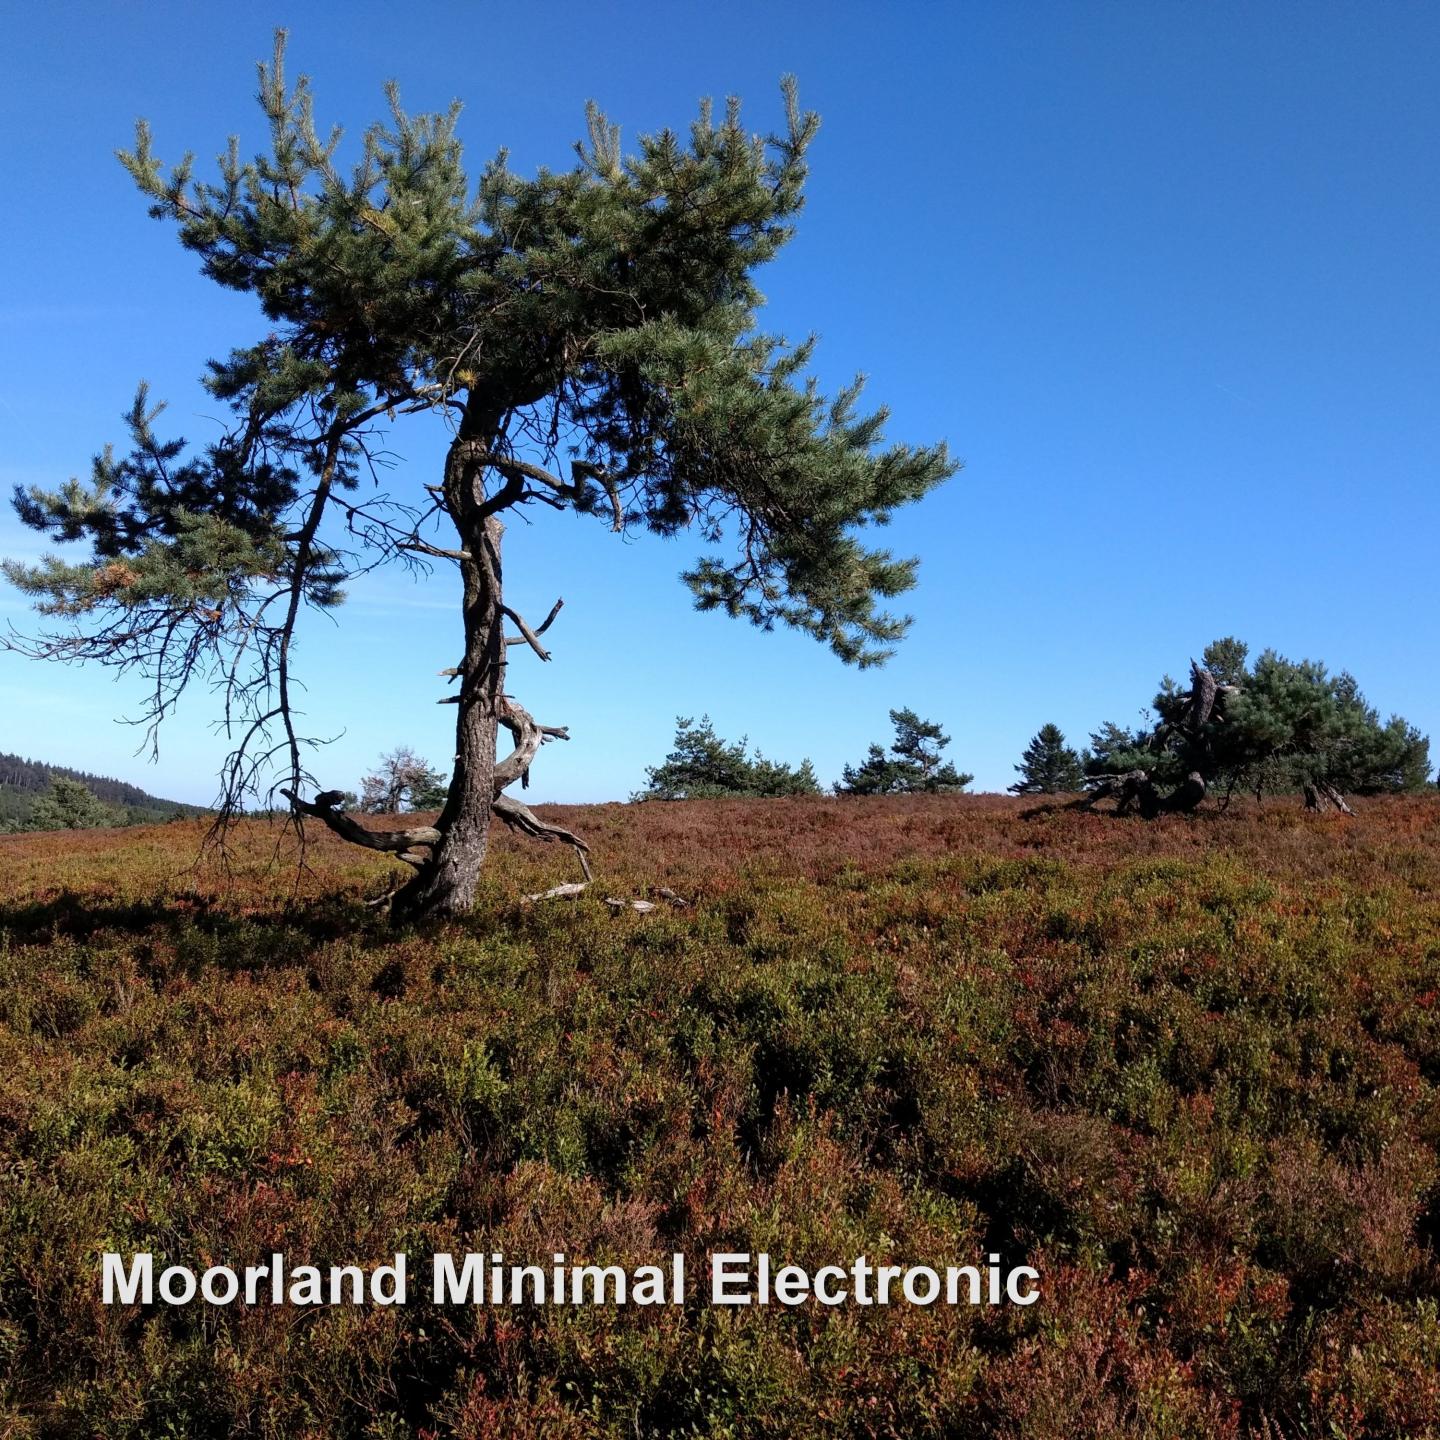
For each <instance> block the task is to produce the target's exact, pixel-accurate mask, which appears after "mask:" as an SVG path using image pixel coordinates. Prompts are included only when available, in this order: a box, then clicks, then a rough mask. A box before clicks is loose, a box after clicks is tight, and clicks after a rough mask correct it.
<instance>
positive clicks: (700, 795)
mask: <svg viewBox="0 0 1440 1440" xmlns="http://www.w3.org/2000/svg"><path fill="white" fill-rule="evenodd" d="M645 775H646V786H645V788H644V789H643V790H641V791H638V792H637V793H636V794H635V795H633V796H632V797H631V799H633V800H704V799H715V798H718V797H721V796H726V795H752V796H757V797H762V796H763V797H767V798H773V797H776V796H782V795H818V794H819V793H820V785H819V782H818V781H817V780H816V778H815V770H814V767H813V766H812V765H811V764H810V762H809V761H808V760H802V761H801V762H800V764H799V765H798V766H796V767H793V768H792V767H791V766H789V765H783V764H781V763H780V762H779V761H776V760H767V759H766V758H765V757H764V756H763V755H761V754H759V753H758V752H757V753H756V754H755V755H754V756H751V755H750V754H749V752H748V751H747V749H746V743H745V738H744V737H743V736H742V737H741V738H740V739H739V740H738V741H736V742H734V743H733V744H732V743H731V742H729V741H726V740H722V739H721V738H720V737H719V736H718V735H717V734H716V733H715V727H714V726H713V725H712V724H711V723H710V717H709V716H708V715H702V716H701V717H700V719H699V720H698V721H695V720H690V719H686V718H685V717H684V716H680V717H677V719H676V722H675V746H674V749H672V750H671V752H670V753H669V755H667V756H666V757H665V761H664V763H663V764H661V765H654V766H651V767H649V768H647V769H646V771H645Z"/></svg>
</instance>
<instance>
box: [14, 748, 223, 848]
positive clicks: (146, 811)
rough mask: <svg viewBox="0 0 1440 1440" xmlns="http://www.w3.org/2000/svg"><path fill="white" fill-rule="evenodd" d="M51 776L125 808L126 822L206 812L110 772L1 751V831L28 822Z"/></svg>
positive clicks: (148, 821) (146, 822)
mask: <svg viewBox="0 0 1440 1440" xmlns="http://www.w3.org/2000/svg"><path fill="white" fill-rule="evenodd" d="M52 775H63V776H64V777H65V778H66V779H67V780H79V781H80V782H81V783H82V784H83V785H85V786H86V787H87V788H88V789H89V790H90V792H91V793H92V794H93V795H94V796H95V797H96V798H97V799H99V800H103V801H104V802H105V803H106V804H107V805H113V806H116V807H117V808H119V809H120V810H122V811H123V812H124V814H125V823H126V824H127V825H156V824H161V823H163V822H164V821H166V820H173V819H174V818H175V817H176V815H185V816H190V815H203V814H205V813H206V811H205V807H204V806H203V805H185V804H182V803H181V802H180V801H179V800H164V799H162V798H161V797H160V796H158V795H151V794H150V793H149V792H148V791H145V790H142V789H141V788H140V787H139V786H138V785H129V784H127V783H126V782H125V781H124V780H115V779H112V778H111V777H110V776H108V775H91V774H89V773H88V772H86V771H84V770H70V769H67V768H66V767H65V766H64V765H46V764H44V763H43V762H42V761H39V760H27V759H25V758H24V757H22V756H20V755H5V754H0V831H3V830H4V829H5V828H6V827H7V825H8V824H9V823H10V822H12V821H13V822H18V823H19V824H20V825H21V826H23V825H24V824H25V823H26V821H27V820H28V819H29V816H30V808H31V806H32V805H34V803H35V801H36V800H37V799H39V797H40V796H41V795H43V794H45V792H46V791H47V790H49V788H50V777H51V776H52Z"/></svg>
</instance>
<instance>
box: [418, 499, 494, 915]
mask: <svg viewBox="0 0 1440 1440" xmlns="http://www.w3.org/2000/svg"><path fill="white" fill-rule="evenodd" d="M504 528H505V527H504V526H503V525H502V524H501V523H500V521H499V520H498V519H497V518H496V517H495V516H494V515H489V516H486V517H484V518H483V519H481V520H479V521H478V529H479V531H480V534H479V535H478V536H477V537H476V539H475V540H473V541H472V542H471V548H470V551H469V557H468V558H467V559H464V560H462V561H461V562H460V571H461V576H462V578H463V581H464V587H465V599H464V605H465V611H464V614H465V656H464V659H463V660H462V661H461V663H460V667H459V669H460V694H459V697H458V703H457V705H456V710H457V711H458V714H457V715H456V718H455V770H454V774H453V776H452V779H451V781H450V790H449V794H448V795H447V796H446V799H445V808H444V809H443V810H442V811H441V812H440V818H439V819H438V820H437V821H436V822H435V828H436V829H437V830H439V832H440V843H439V844H438V845H437V846H435V848H434V851H433V853H432V855H431V857H430V859H429V860H428V861H427V862H426V863H425V865H424V866H423V867H422V868H421V869H420V871H419V873H418V874H416V875H415V877H414V878H413V879H412V880H411V881H410V882H409V883H408V884H406V885H405V886H403V887H402V888H401V889H400V890H399V891H397V892H396V895H395V898H394V901H393V905H392V909H391V914H392V916H393V918H394V919H395V920H396V921H397V922H407V921H413V920H423V919H435V918H441V917H444V916H449V915H463V914H465V913H466V912H467V911H468V910H469V909H470V907H471V905H473V904H474V901H475V889H476V886H477V884H478V883H479V880H480V870H481V867H482V866H483V865H484V864H485V854H486V851H487V849H488V848H489V843H490V817H491V813H492V811H493V809H494V779H495V736H496V730H497V726H498V722H499V716H500V710H501V706H502V696H503V694H504V689H505V635H504V630H503V626H504V621H505V617H504V613H503V611H502V608H501V607H502V604H503V595H502V585H501V571H500V540H501V536H502V535H503V533H504ZM467 538H468V537H467Z"/></svg>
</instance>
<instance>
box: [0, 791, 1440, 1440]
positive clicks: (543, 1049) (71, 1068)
mask: <svg viewBox="0 0 1440 1440" xmlns="http://www.w3.org/2000/svg"><path fill="white" fill-rule="evenodd" d="M1022 808H1023V805H1022V803H1019V802H1016V803H1012V802H1010V801H1007V800H996V799H989V798H985V797H977V798H974V799H972V798H970V797H932V798H928V799H910V798H904V797H889V798H886V799H884V800H878V801H866V800H854V799H851V800H846V801H836V800H828V799H813V800H767V801H756V802H745V801H723V802H703V803H702V802H695V803H685V804H675V805H666V806H643V807H630V808H624V807H613V808H608V807H600V808H597V809H595V810H594V811H593V812H592V813H590V814H589V815H587V818H586V821H585V826H586V832H587V834H588V835H591V836H593V837H594V838H595V840H596V844H597V851H602V852H603V853H604V854H605V855H606V864H607V865H608V866H609V867H610V868H609V874H608V875H607V886H608V887H611V888H613V890H614V891H624V892H625V893H642V892H643V890H644V889H645V887H647V886H651V885H655V886H659V885H667V886H671V887H673V888H675V889H678V890H680V891H681V892H682V893H683V894H684V895H685V896H686V897H687V898H688V899H690V900H691V901H693V904H692V906H691V907H690V908H688V909H683V910H679V909H673V910H672V909H668V908H665V909H661V910H658V911H656V912H655V913H653V914H651V915H648V916H639V915H633V914H621V915H612V914H611V913H610V912H609V910H608V909H606V908H605V907H604V906H603V905H601V904H600V903H598V902H596V901H591V900H582V901H580V902H578V903H573V904H554V905H525V904H523V903H521V902H520V901H519V900H518V898H517V897H519V896H521V895H523V894H525V893H528V892H531V891H534V890H538V889H540V888H543V886H544V884H545V883H548V881H549V880H550V878H551V876H550V873H549V872H548V871H547V869H546V866H547V864H549V863H551V860H550V857H548V856H547V855H546V853H545V852H544V851H539V850H533V849H532V850H530V851H526V850H523V849H520V848H517V847H515V846H512V845H510V844H509V843H508V842H504V841H502V842H501V843H500V845H499V849H498V854H497V864H496V866H495V867H494V869H493V871H492V872H491V873H490V874H489V875H487V877H486V880H485V887H486V888H485V891H484V895H483V897H482V903H481V905H480V907H479V908H478V910H477V913H476V915H475V916H474V917H473V919H471V920H469V921H467V922H465V923H457V924H453V925H449V926H446V927H441V928H437V929H432V930H426V931H410V932H399V933H396V932H392V931H390V930H388V929H387V928H385V927H384V926H383V925H382V924H381V923H380V922H379V921H378V920H377V919H376V918H375V917H374V915H373V914H372V913H371V912H369V911H367V910H366V908H365V907H364V905H363V903H362V901H363V899H364V897H365V896H366V895H367V894H368V893H373V891H374V890H376V889H378V888H379V886H380V883H381V879H382V875H383V862H378V861H371V860H369V859H367V858H365V857H363V856H362V857H360V858H358V859H357V858H356V856H355V854H354V853H353V851H352V850H351V849H350V847H341V846H340V845H339V844H338V843H337V844H330V843H328V842H322V843H321V844H320V845H318V846H317V847H315V848H314V849H313V850H312V851H311V853H310V856H309V863H310V864H311V866H312V867H313V871H314V874H313V879H312V882H311V884H312V885H313V898H312V895H311V894H309V893H302V894H301V895H300V897H299V898H298V900H295V901H293V902H292V901H291V898H290V896H291V883H292V879H293V877H292V875H291V874H289V873H287V872H286V871H285V870H284V868H283V866H282V867H280V868H273V867H271V866H270V857H271V854H272V851H273V845H274V836H273V835H272V834H271V833H270V832H269V831H267V830H265V829H264V828H263V827H256V829H255V830H254V831H253V832H252V833H250V834H249V835H248V837H247V838H246V840H245V842H244V848H242V850H241V851H239V852H238V853H237V854H236V855H235V856H233V857H232V868H231V872H230V875H229V877H228V879H227V878H226V877H225V876H223V875H221V874H220V873H218V872H215V873H210V872H206V871H203V870H192V869H189V868H188V867H189V865H190V862H191V860H192V859H193V856H194V846H195V842H196V840H197V839H198V832H197V830H196V829H195V827H194V826H187V825H183V824H176V825H173V826H168V827H165V828H164V829H163V830H160V829H153V830H135V831H129V832H126V833H125V834H123V835H113V834H112V835H106V836H99V835H86V834H85V833H83V832H75V833H71V834H63V835H61V834H49V835H40V836H26V837H16V838H7V839H4V840H0V848H3V851H4V858H5V861H6V865H5V866H4V867H0V1167H3V1173H4V1177H5V1178H4V1184H3V1186H0V1416H3V1424H0V1433H4V1434H7V1435H11V1434H13V1435H16V1436H42V1435H86V1436H108V1437H122V1436H124V1437H137V1440H138V1437H151V1436H163V1435H174V1436H182V1435H183V1436H210V1435H214V1436H220V1435H226V1436H231V1435H253V1436H265V1437H286V1440H291V1437H317V1440H318V1437H322V1436H323V1437H369V1440H373V1437H411V1440H422V1437H424V1440H432V1437H439V1436H459V1437H482V1436H485V1437H491V1436H493V1437H502V1436H520V1437H527V1436H557V1437H581V1436H609V1437H621V1436H635V1435H640V1436H667V1435H718V1436H725V1435H729V1436H751V1435H770V1436H776V1437H782V1436H783V1437H790V1436H796V1437H807V1436H808V1437H817V1440H818V1437H830V1436H854V1437H878V1436H892V1437H912V1436H937V1437H938V1436H949V1435H966V1436H970V1435H974V1436H977V1437H982V1440H983V1437H1002V1436H1004V1437H1026V1440H1051V1437H1057V1440H1058V1437H1064V1440H1074V1437H1079V1436H1095V1437H1097V1440H1098V1437H1102V1436H1103V1437H1110V1436H1125V1437H1155V1440H1160V1437H1177V1436H1194V1437H1197V1440H1198V1437H1209V1436H1221V1437H1223V1436H1233V1437H1236V1440H1247V1437H1254V1440H1261V1437H1265V1440H1273V1437H1275V1436H1284V1437H1287V1440H1288V1437H1291V1436H1297V1437H1298V1436H1346V1437H1357V1440H1358V1437H1362V1436H1364V1437H1394V1440H1399V1437H1402V1436H1406V1437H1409V1436H1425V1435H1434V1434H1436V1433H1440V1387H1437V1383H1436V1380H1435V1376H1436V1374H1437V1366H1440V1316H1437V1311H1436V1306H1435V1295H1436V1293H1437V1291H1440V1268H1437V1259H1436V1246H1437V1241H1440V1161H1437V1148H1440V1020H1437V1006H1440V1000H1437V997H1440V946H1437V944H1436V940H1435V936H1436V935H1437V934H1440V845H1437V843H1436V841H1437V836H1440V825H1437V821H1440V811H1437V810H1436V808H1435V802H1434V801H1433V800H1432V801H1426V800H1411V799H1395V800H1383V801H1381V800H1376V801H1372V802H1368V803H1366V804H1365V805H1364V807H1363V809H1362V813H1361V815H1360V817H1359V820H1358V823H1357V824H1355V825H1353V826H1352V825H1349V824H1344V825H1336V824H1333V823H1327V822H1325V821H1322V820H1317V819H1312V818H1308V817H1305V816H1303V815H1301V814H1300V813H1299V812H1298V810H1297V809H1296V808H1293V807H1291V806H1289V805H1286V804H1282V803H1280V802H1267V803H1266V804H1265V805H1263V806H1259V807H1256V806H1254V805H1250V804H1246V805H1245V806H1243V807H1241V806H1238V805H1237V806H1235V807H1232V809H1231V811H1230V812H1228V813H1227V814H1225V815H1223V816H1222V815H1207V816H1200V817H1195V818H1194V819H1191V820H1180V819H1171V818H1167V819H1162V820H1159V821H1156V822H1154V823H1153V824H1149V825H1131V824H1127V823H1126V822H1125V821H1123V820H1122V821H1106V820H1104V819H1103V818H1102V817H1097V816H1093V815H1083V814H1068V815H1060V816H1056V815H1048V816H1042V817H1038V818H1036V819H1034V820H1024V819H1022V818H1021V816H1020V811H1021V809H1022ZM557 815H558V817H559V818H561V820H562V823H563V821H564V812H563V811H558V812H557ZM469 1249H475V1250H486V1251H489V1250H500V1251H503V1252H505V1253H506V1255H507V1256H509V1257H512V1258H516V1259H529V1258H534V1257H540V1258H541V1259H544V1258H546V1257H548V1256H549V1255H550V1254H551V1253H553V1252H555V1251H557V1250H559V1251H564V1252H566V1253H567V1255H569V1256H570V1257H572V1258H573V1259H575V1260H583V1261H585V1262H594V1263H610V1262H612V1261H613V1262H615V1263H630V1264H634V1263H640V1262H642V1261H645V1260H648V1259H651V1258H653V1257H658V1256H666V1255H668V1254H669V1253H670V1252H672V1251H677V1250H678V1251H681V1252H683V1253H684V1254H685V1255H686V1256H687V1258H688V1264H689V1269H690V1274H691V1287H690V1288H691V1291H692V1298H691V1301H690V1303H688V1304H687V1305H685V1306H683V1307H668V1306H667V1307H656V1308H653V1309H642V1308H636V1307H616V1306H602V1307H592V1306H554V1307H551V1306H546V1307H531V1306H521V1307H516V1308H514V1309H512V1308H510V1307H508V1306H505V1307H493V1308H492V1307H485V1306H481V1307H474V1308H469V1307H463V1308H462V1307H446V1308H439V1307H436V1306H434V1305H433V1304H432V1303H431V1301H430V1300H429V1297H428V1286H427V1285H426V1283H425V1280H424V1275H425V1267H424V1266H423V1265H422V1264H419V1263H418V1262H419V1260H420V1259H423V1257H426V1256H428V1255H429V1253H430V1252H432V1251H435V1250H456V1251H464V1250H469ZM104 1250H118V1251H121V1252H130V1251H138V1250H153V1251H154V1252H155V1253H156V1255H157V1258H158V1257H164V1263H171V1262H172V1261H173V1262H179V1263H186V1264H197V1265H198V1264H205V1263H216V1262H221V1261H226V1262H232V1263H236V1264H244V1263H250V1262H253V1261H254V1260H256V1259H259V1258H262V1257H265V1256H268V1254H269V1253H270V1252H271V1251H273V1250H282V1251H284V1252H285V1254H286V1256H287V1258H288V1259H289V1261H290V1262H291V1263H292V1264H302V1263H315V1264H320V1265H329V1264H332V1263H334V1264H341V1263H355V1264H375V1263H381V1262H385V1261H388V1260H389V1259H390V1258H391V1256H392V1255H393V1254H394V1252H395V1251H397V1250H402V1251H407V1252H408V1253H410V1254H411V1255H412V1257H416V1263H415V1264H414V1267H413V1270H412V1296H411V1303H410V1304H409V1305H407V1306H405V1307H392V1308H388V1309H387V1308H380V1307H369V1306H367V1307H356V1308H351V1307H337V1308H334V1309H328V1308H327V1309H316V1310H309V1311H300V1310H296V1309H293V1308H290V1307H277V1308H272V1307H268V1306H262V1307H256V1308H254V1309H245V1308H244V1307H239V1306H232V1307H229V1308H226V1309H223V1310H222V1309H215V1308H209V1307H204V1306H200V1305H196V1306H190V1307H183V1308H171V1307H167V1306H160V1305H157V1306H152V1307H148V1308H147V1307H139V1306H131V1307H124V1306H104V1305H102V1304H101V1303H100V1287H99V1273H98V1256H99V1254H100V1252H101V1251H104ZM722 1250H742V1251H746V1250H748V1251H752V1252H753V1251H762V1250H765V1251H769V1252H770V1253H771V1254H773V1255H776V1256H781V1257H783V1258H784V1259H785V1260H788V1261H793V1262H794V1263H797V1264H800V1265H805V1266H808V1267H811V1268H814V1267H818V1266H819V1265H822V1264H827V1263H832V1262H837V1261H838V1262H840V1263H846V1264H848V1263H849V1261H850V1260H851V1259H853V1258H854V1257H855V1256H856V1255H860V1254H865V1255H867V1256H869V1257H871V1259H873V1260H875V1261H877V1262H883V1263H904V1262H905V1261H914V1262H921V1263H932V1264H940V1265H943V1264H945V1263H952V1264H968V1263H972V1262H974V1261H975V1260H976V1258H977V1257H982V1256H983V1255H985V1254H987V1253H990V1252H998V1253H1001V1254H1003V1255H1004V1256H1005V1257H1006V1259H1007V1261H1008V1262H1009V1263H1015V1264H1020V1263H1028V1264H1031V1265H1033V1266H1035V1268H1037V1269H1038V1270H1039V1271H1040V1274H1041V1282H1040V1283H1041V1300H1040V1301H1039V1303H1037V1304H1035V1305H1034V1306H1030V1307H1027V1308H1023V1309H1022V1308H1018V1307H993V1308H992V1307H989V1306H984V1305H982V1306H979V1307H976V1308H974V1309H972V1308H970V1307H968V1306H964V1305H962V1306H958V1307H954V1308H951V1307H946V1306H943V1305H937V1306H931V1307H919V1306H891V1307H888V1308H884V1309H882V1308H880V1307H872V1308H864V1307H859V1306H854V1305H847V1306H838V1307H834V1308H829V1307H821V1306H818V1305H815V1304H813V1303H811V1304H804V1305H800V1306H796V1307H793V1308H792V1307H786V1306H780V1305H772V1306H770V1307H764V1308H761V1307H752V1308H751V1309H748V1310H723V1309H716V1308H711V1307H709V1306H708V1305H706V1304H705V1303H703V1302H704V1292H705V1287H706V1280H705V1266H706V1263H707V1262H706V1256H707V1255H708V1254H710V1253H712V1252H715V1251H722ZM415 1272H418V1277H419V1278H416V1274H415Z"/></svg>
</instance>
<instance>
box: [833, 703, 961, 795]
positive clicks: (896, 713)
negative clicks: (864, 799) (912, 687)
mask: <svg viewBox="0 0 1440 1440" xmlns="http://www.w3.org/2000/svg"><path fill="white" fill-rule="evenodd" d="M890 723H891V724H892V725H893V726H894V727H895V739H894V740H893V741H892V742H891V745H890V752H889V753H888V754H887V753H886V752H885V750H884V748H883V747H882V746H880V745H872V746H871V747H870V750H869V753H868V754H867V755H866V757H865V759H864V760H863V761H861V763H860V764H859V765H858V766H850V765H847V766H846V767H845V769H844V771H843V772H842V774H841V778H840V779H839V780H838V781H837V782H836V784H835V793H836V794H837V795H914V794H929V795H944V794H953V793H958V792H959V791H961V790H963V789H964V788H965V787H966V786H967V785H968V784H969V783H970V782H971V781H972V780H973V779H974V778H975V777H974V776H973V775H964V774H961V772H960V771H958V770H956V768H955V767H954V766H953V765H952V764H950V763H949V762H948V761H942V760H941V759H940V752H941V751H942V750H943V749H944V748H945V747H946V746H947V745H948V744H949V743H950V737H949V736H948V735H946V734H945V733H944V732H943V731H942V730H941V729H940V727H939V726H938V725H937V724H935V723H934V722H933V721H931V720H922V719H921V718H920V717H919V716H918V715H917V714H916V713H915V712H914V711H913V710H910V709H908V708H907V709H904V710H892V711H891V712H890Z"/></svg>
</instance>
